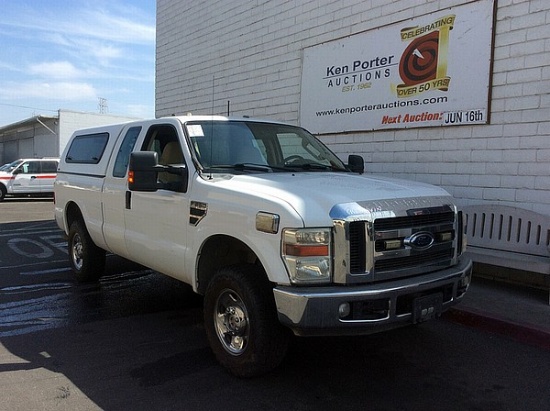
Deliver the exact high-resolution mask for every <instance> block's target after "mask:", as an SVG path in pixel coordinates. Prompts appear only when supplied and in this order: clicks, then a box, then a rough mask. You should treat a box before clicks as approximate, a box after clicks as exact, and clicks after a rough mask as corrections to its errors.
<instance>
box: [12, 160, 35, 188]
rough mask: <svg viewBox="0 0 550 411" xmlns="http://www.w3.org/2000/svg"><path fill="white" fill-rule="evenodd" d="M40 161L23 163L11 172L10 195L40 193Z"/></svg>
mask: <svg viewBox="0 0 550 411" xmlns="http://www.w3.org/2000/svg"><path fill="white" fill-rule="evenodd" d="M39 177H40V160H27V161H24V162H23V163H22V164H21V165H19V167H17V168H16V169H15V170H14V171H13V179H12V180H11V189H12V193H14V194H17V193H20V194H34V193H40V178H39Z"/></svg>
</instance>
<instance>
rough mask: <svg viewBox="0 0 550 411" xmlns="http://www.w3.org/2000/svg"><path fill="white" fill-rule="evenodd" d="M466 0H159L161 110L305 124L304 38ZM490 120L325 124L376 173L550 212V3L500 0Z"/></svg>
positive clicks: (339, 147) (326, 36) (337, 143)
mask: <svg viewBox="0 0 550 411" xmlns="http://www.w3.org/2000/svg"><path fill="white" fill-rule="evenodd" d="M465 3H468V2H466V1H464V0H437V1H427V2H419V1H416V0H401V1H392V2H389V1H386V0H371V1H364V0H346V1H327V0H321V1H319V0H311V1H307V0H304V1H279V0H273V1H262V0H259V1H253V2H251V1H239V0H237V1H235V0H220V1H204V2H182V1H178V0H158V1H157V63H156V64H157V67H156V71H157V80H156V110H157V116H164V115H172V114H176V113H177V114H182V113H186V112H193V113H197V114H210V113H214V114H226V113H227V110H228V102H229V109H230V113H231V114H232V115H236V116H242V115H248V116H254V117H263V118H270V119H277V120H283V121H287V122H290V123H295V124H299V123H300V113H299V106H300V87H301V73H302V64H303V52H304V49H306V48H308V47H311V46H314V45H318V44H321V43H323V42H328V41H332V40H335V39H338V38H342V37H345V36H349V35H352V34H356V33H361V32H365V31H368V30H373V29H376V28H379V27H383V26H386V25H389V24H393V23H396V22H399V21H406V20H407V19H410V18H414V17H417V16H423V15H426V14H429V13H434V12H438V11H440V10H442V9H446V8H449V7H455V6H460V5H463V4H465ZM495 7H496V26H495V38H494V64H493V69H492V88H491V90H490V123H489V124H486V125H470V126H455V127H433V128H410V129H400V130H389V131H374V132H354V133H348V134H333V135H322V136H321V139H322V140H323V141H325V142H326V143H327V144H328V145H330V146H331V148H332V149H333V150H334V151H336V152H337V153H338V154H339V155H341V157H342V158H346V157H347V154H348V153H356V154H361V155H362V156H363V157H364V159H365V161H366V169H367V170H368V172H372V173H377V174H384V175H388V176H395V177H402V178H405V179H413V180H418V181H425V182H429V183H433V184H437V185H440V186H443V187H444V188H446V189H447V190H448V191H449V192H451V193H452V194H453V195H454V196H455V197H456V198H457V200H458V202H459V203H461V204H462V205H468V204H478V203H479V204H481V203H499V204H504V205H513V206H517V207H522V208H526V209H530V210H534V211H537V212H539V213H542V214H545V215H550V93H549V92H550V2H548V1H547V0H499V1H498V3H497V5H496V6H495Z"/></svg>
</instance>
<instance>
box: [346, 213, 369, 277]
mask: <svg viewBox="0 0 550 411" xmlns="http://www.w3.org/2000/svg"><path fill="white" fill-rule="evenodd" d="M349 245H350V248H349V253H350V273H352V274H356V273H362V272H364V271H365V264H366V255H367V254H366V252H367V248H366V238H365V223H364V222H362V221H361V222H353V223H350V225H349Z"/></svg>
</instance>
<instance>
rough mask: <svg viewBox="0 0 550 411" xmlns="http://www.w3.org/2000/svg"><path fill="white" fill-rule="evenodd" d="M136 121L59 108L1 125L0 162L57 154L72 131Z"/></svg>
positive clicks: (55, 155)
mask: <svg viewBox="0 0 550 411" xmlns="http://www.w3.org/2000/svg"><path fill="white" fill-rule="evenodd" d="M131 120H135V118H133V117H125V116H114V115H109V114H96V113H80V112H76V111H70V110H59V111H58V115H57V116H42V115H38V116H34V117H31V118H28V119H25V120H22V121H19V122H17V123H13V124H9V125H6V126H4V127H0V165H1V164H5V163H9V162H12V161H14V160H17V159H18V158H37V157H59V155H60V154H61V152H62V151H63V149H64V148H65V145H66V144H67V142H68V140H69V138H70V137H71V135H72V133H73V132H74V131H75V130H78V129H80V128H86V127H94V126H100V125H104V124H112V123H121V122H124V121H131Z"/></svg>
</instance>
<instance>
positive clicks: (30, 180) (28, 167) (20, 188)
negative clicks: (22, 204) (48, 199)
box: [0, 158, 59, 201]
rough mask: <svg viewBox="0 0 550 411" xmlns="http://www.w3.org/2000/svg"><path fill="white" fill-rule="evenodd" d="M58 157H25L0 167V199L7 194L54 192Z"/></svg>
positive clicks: (44, 193)
mask: <svg viewBox="0 0 550 411" xmlns="http://www.w3.org/2000/svg"><path fill="white" fill-rule="evenodd" d="M58 165H59V159H58V158H23V159H19V160H16V161H14V162H13V163H10V164H6V165H4V166H2V169H0V201H2V200H3V199H4V198H5V197H6V196H7V195H12V196H19V195H21V196H22V195H49V194H53V183H54V181H55V177H56V175H57V167H58Z"/></svg>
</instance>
